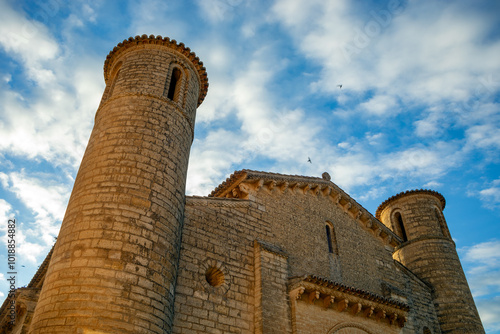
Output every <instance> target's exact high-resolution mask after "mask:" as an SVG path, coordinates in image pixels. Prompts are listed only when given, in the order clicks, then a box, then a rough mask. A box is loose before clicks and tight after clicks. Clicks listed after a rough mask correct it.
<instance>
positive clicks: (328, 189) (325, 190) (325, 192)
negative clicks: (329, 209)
mask: <svg viewBox="0 0 500 334" xmlns="http://www.w3.org/2000/svg"><path fill="white" fill-rule="evenodd" d="M321 191H322V192H323V195H325V196H330V194H331V193H332V187H330V186H327V187H325V188H323V189H322V190H321Z"/></svg>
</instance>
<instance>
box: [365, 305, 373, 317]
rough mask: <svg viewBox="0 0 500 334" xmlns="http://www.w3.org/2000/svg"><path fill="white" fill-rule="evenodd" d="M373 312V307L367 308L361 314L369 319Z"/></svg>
mask: <svg viewBox="0 0 500 334" xmlns="http://www.w3.org/2000/svg"><path fill="white" fill-rule="evenodd" d="M374 310H375V308H374V307H373V306H370V307H367V308H366V309H365V311H364V312H363V314H364V315H365V317H367V318H369V317H371V316H372V314H373V311H374Z"/></svg>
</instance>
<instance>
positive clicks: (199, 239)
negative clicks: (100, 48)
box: [0, 35, 484, 334]
mask: <svg viewBox="0 0 500 334" xmlns="http://www.w3.org/2000/svg"><path fill="white" fill-rule="evenodd" d="M104 77H105V81H106V89H105V91H104V94H103V98H102V101H101V104H100V106H99V108H98V110H97V113H96V117H95V125H94V129H93V131H92V134H91V137H90V140H89V144H88V146H87V149H86V151H85V154H84V157H83V160H82V163H81V166H80V169H79V171H78V174H77V177H76V180H75V185H74V188H73V192H72V194H71V198H70V200H69V203H68V208H67V211H66V214H65V217H64V220H63V222H62V226H61V231H60V234H59V236H58V239H57V242H56V243H55V245H54V247H53V249H52V250H51V252H50V253H49V254H48V256H47V258H46V260H45V261H44V262H43V263H42V265H41V266H40V269H39V270H38V272H37V273H36V274H35V276H34V277H33V280H32V281H31V282H30V284H29V285H28V286H27V287H25V288H19V289H17V290H16V293H15V296H13V297H9V298H7V300H6V301H5V302H4V304H3V306H2V308H1V309H0V333H16V334H17V333H33V334H35V333H78V334H110V333H179V334H194V333H242V334H243V333H324V334H334V333H336V334H366V333H370V334H382V333H384V334H385V333H394V334H396V333H424V334H428V333H433V334H436V333H484V329H483V327H482V324H481V320H480V318H479V315H478V313H477V310H476V307H475V304H474V301H473V298H472V295H471V293H470V289H469V287H468V284H467V281H466V278H465V275H464V272H463V270H462V267H461V264H460V261H459V258H458V255H457V252H456V250H455V244H454V242H453V240H452V238H451V235H450V233H449V231H448V227H447V224H446V221H445V218H444V216H443V209H444V207H445V199H444V198H443V196H442V195H441V194H439V193H437V192H435V191H432V190H413V191H407V192H404V193H400V194H398V195H395V196H393V197H391V198H389V199H388V200H386V201H385V202H384V203H382V204H381V205H380V206H379V208H378V210H377V212H376V213H375V215H372V214H371V213H369V212H368V211H367V210H366V209H364V208H363V207H362V206H361V205H360V204H358V203H357V202H356V201H355V200H354V199H353V198H351V197H350V196H349V195H348V194H347V193H345V192H344V191H343V190H342V189H341V188H339V187H338V186H337V185H335V184H334V183H333V182H331V180H330V177H329V175H328V174H327V173H324V174H323V176H322V177H307V176H298V175H283V174H276V173H268V172H260V171H253V170H240V171H236V172H234V173H233V174H232V175H231V176H230V177H229V178H228V179H227V180H226V181H224V182H223V183H222V184H221V185H219V186H218V187H217V188H216V189H215V190H214V191H213V192H212V193H211V194H210V195H209V196H207V197H198V196H186V195H185V183H186V174H187V166H188V159H189V152H190V147H191V143H192V141H193V136H194V123H195V114H196V109H197V107H198V106H199V105H200V104H201V103H202V101H203V99H204V97H205V96H206V94H207V89H208V79H207V74H206V71H205V68H204V67H203V64H202V62H201V61H200V59H199V58H198V57H196V55H195V54H194V53H193V52H191V50H190V49H189V48H187V47H186V46H185V45H184V44H182V43H177V42H176V41H175V40H170V39H168V38H162V37H161V36H156V37H155V36H153V35H151V36H146V35H143V36H136V37H135V38H129V39H128V40H125V41H123V42H122V43H119V44H118V46H117V47H115V48H114V49H113V50H112V51H111V52H110V54H109V55H108V57H107V59H106V61H105V64H104ZM12 304H15V312H14V313H12V312H11V311H12V310H11V308H10V305H12ZM12 316H13V317H14V320H15V321H14V322H12V321H11V319H12Z"/></svg>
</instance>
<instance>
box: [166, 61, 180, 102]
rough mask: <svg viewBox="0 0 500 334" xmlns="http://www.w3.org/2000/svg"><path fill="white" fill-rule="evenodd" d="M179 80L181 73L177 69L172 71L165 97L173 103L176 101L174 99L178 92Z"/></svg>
mask: <svg viewBox="0 0 500 334" xmlns="http://www.w3.org/2000/svg"><path fill="white" fill-rule="evenodd" d="M180 78H181V71H180V70H179V69H178V68H174V69H173V70H172V76H171V78H170V86H169V87H168V94H167V97H168V98H169V99H171V100H173V101H175V100H177V99H176V97H177V95H178V91H179V84H178V83H179V81H180Z"/></svg>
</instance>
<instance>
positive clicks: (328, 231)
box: [325, 224, 333, 253]
mask: <svg viewBox="0 0 500 334" xmlns="http://www.w3.org/2000/svg"><path fill="white" fill-rule="evenodd" d="M325 227H326V239H327V240H328V252H329V253H333V245H332V233H331V231H330V226H329V225H328V224H327V225H326V226H325Z"/></svg>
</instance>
